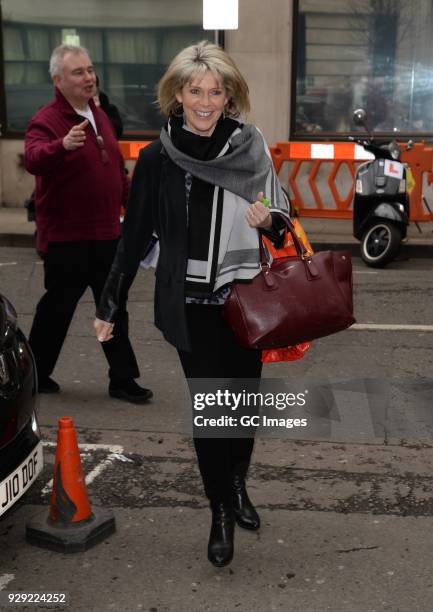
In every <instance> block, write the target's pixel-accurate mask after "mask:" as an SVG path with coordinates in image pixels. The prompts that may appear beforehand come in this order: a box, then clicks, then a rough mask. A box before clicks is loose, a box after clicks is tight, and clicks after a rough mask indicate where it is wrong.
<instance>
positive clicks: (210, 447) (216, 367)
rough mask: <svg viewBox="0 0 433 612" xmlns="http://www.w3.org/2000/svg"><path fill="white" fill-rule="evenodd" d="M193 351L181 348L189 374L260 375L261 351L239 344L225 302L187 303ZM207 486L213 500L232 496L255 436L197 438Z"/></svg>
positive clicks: (250, 451)
mask: <svg viewBox="0 0 433 612" xmlns="http://www.w3.org/2000/svg"><path fill="white" fill-rule="evenodd" d="M186 316H187V322H188V329H189V333H190V337H191V344H192V351H191V352H186V351H178V353H179V357H180V361H181V364H182V367H183V371H184V373H185V376H186V377H187V378H208V379H210V378H256V379H260V376H261V372H262V361H261V351H256V350H250V349H246V348H243V347H241V346H239V344H238V343H237V342H236V340H235V337H234V336H233V333H232V331H231V329H230V328H229V326H228V325H227V323H226V322H225V321H224V319H223V317H222V306H215V305H201V304H186ZM194 446H195V450H196V453H197V458H198V465H199V469H200V473H201V477H202V479H203V484H204V489H205V493H206V495H207V497H208V498H209V499H210V501H211V502H212V501H221V500H226V501H228V500H230V498H231V481H232V477H233V474H234V473H240V474H241V475H242V476H243V477H245V476H246V473H247V471H248V467H249V464H250V460H251V453H252V452H253V447H254V438H253V437H251V438H194Z"/></svg>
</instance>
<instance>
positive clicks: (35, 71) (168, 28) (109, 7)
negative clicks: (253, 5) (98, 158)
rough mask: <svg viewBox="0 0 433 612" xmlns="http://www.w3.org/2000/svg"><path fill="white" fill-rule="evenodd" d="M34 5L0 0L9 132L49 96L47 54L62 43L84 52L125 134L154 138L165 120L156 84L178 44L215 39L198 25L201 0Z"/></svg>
mask: <svg viewBox="0 0 433 612" xmlns="http://www.w3.org/2000/svg"><path fill="white" fill-rule="evenodd" d="M34 6H35V4H34V3H31V2H28V0H1V8H2V35H3V73H4V99H5V108H4V109H3V115H5V117H3V123H4V124H5V125H6V129H7V133H9V134H10V133H12V134H16V133H20V132H21V133H22V132H24V131H25V129H26V126H27V123H28V121H29V119H30V118H31V117H32V115H33V114H34V113H35V112H36V110H37V109H38V108H40V107H41V106H42V105H44V104H45V103H46V102H48V101H49V100H51V99H52V97H53V85H52V81H51V77H50V75H49V72H48V63H49V57H50V54H51V51H52V50H53V49H54V47H56V46H57V45H59V44H61V43H62V42H66V43H71V44H80V45H82V46H83V47H86V48H87V49H88V50H89V53H90V57H91V58H92V60H93V63H94V65H95V68H96V72H97V74H98V77H99V80H100V88H101V90H102V91H103V92H104V93H106V94H107V95H108V97H109V98H110V102H111V103H112V104H115V105H116V106H117V108H118V109H119V112H120V114H121V117H122V119H123V123H124V130H125V136H128V137H134V136H141V137H143V135H148V136H149V135H150V136H151V135H152V134H155V135H156V134H157V133H158V131H159V128H160V127H161V125H162V122H163V118H162V116H161V115H160V113H159V112H158V110H157V108H156V107H155V105H154V104H153V102H154V100H155V87H156V84H157V82H158V81H159V79H160V78H161V76H162V74H163V73H164V71H165V69H166V67H167V65H168V64H169V62H170V61H171V59H172V58H173V57H174V55H175V54H176V53H177V52H178V51H179V50H180V49H182V48H183V47H185V46H187V45H190V44H193V43H194V42H197V41H199V40H202V39H204V38H211V39H213V38H214V33H213V32H205V31H203V29H202V0H183V1H182V2H181V3H179V2H177V0H165V1H164V0H140V1H137V0H123V1H122V2H118V0H75V1H74V2H71V1H70V0H68V1H66V0H58V1H57V2H53V1H52V0H38V3H37V7H38V12H37V14H35V12H34ZM53 8H55V12H53ZM3 131H4V130H3Z"/></svg>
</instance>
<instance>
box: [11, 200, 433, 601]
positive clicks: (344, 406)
mask: <svg viewBox="0 0 433 612" xmlns="http://www.w3.org/2000/svg"><path fill="white" fill-rule="evenodd" d="M302 221H303V223H304V221H305V223H304V226H305V228H306V230H307V232H308V234H309V236H310V238H311V239H312V242H313V244H314V245H315V247H316V248H318V246H317V245H320V244H326V245H327V246H328V248H329V245H332V244H338V245H339V246H340V247H341V246H342V245H343V246H346V245H347V244H351V245H352V246H353V245H355V241H354V239H353V238H352V237H351V234H350V222H346V221H345V222H339V221H334V220H332V221H330V220H322V219H303V220H302ZM344 227H345V228H346V233H342V229H344ZM415 229H416V228H415ZM33 231H34V224H33V223H28V222H27V221H26V217H25V211H24V210H20V209H1V208H0V237H1V238H2V239H3V240H6V237H8V236H9V238H7V239H8V240H9V241H10V242H9V244H15V245H17V244H19V241H22V245H23V246H24V245H26V244H27V246H29V247H30V246H32V245H33ZM415 236H416V235H415ZM325 240H328V241H329V242H325ZM418 240H419V238H418ZM411 242H412V239H411ZM430 244H431V242H430ZM3 245H4V242H3ZM425 252H427V251H425ZM432 270H433V260H428V259H426V258H424V259H418V258H414V259H411V260H409V261H402V262H398V264H397V263H394V264H390V266H389V267H388V268H387V269H386V270H379V271H371V270H366V268H365V266H364V265H363V264H362V262H360V261H359V260H357V261H354V301H355V312H356V318H357V320H358V322H359V323H373V324H378V323H386V324H401V323H410V324H413V325H414V326H415V327H416V329H414V330H413V331H410V330H409V331H408V330H406V331H401V330H400V331H395V330H394V331H392V330H391V331H387V330H386V329H382V330H377V329H373V330H372V329H369V330H359V329H349V330H346V331H344V332H341V333H340V334H335V335H333V336H329V337H327V338H322V339H320V340H317V341H316V342H314V343H313V346H312V347H311V349H310V351H309V352H308V353H307V355H306V356H305V358H304V359H301V360H300V361H296V362H291V363H285V362H282V363H275V364H266V365H265V367H264V378H267V379H282V380H289V381H290V382H291V383H293V384H295V383H296V382H297V381H300V382H302V383H303V382H304V381H305V380H307V381H310V382H311V383H312V384H313V383H314V381H319V382H320V381H326V380H329V379H331V380H335V381H336V382H337V381H354V382H357V381H364V380H365V381H367V382H368V381H369V380H373V381H376V382H378V383H380V387H378V388H377V390H376V391H375V390H374V388H372V395H371V398H369V396H367V395H366V393H367V391H368V387H365V391H364V393H363V392H362V389H360V387H359V386H354V387H353V389H352V390H351V389H350V388H345V387H344V386H341V385H340V386H339V387H338V389H337V395H336V398H337V399H336V402H338V403H337V404H336V409H335V410H334V407H333V406H332V405H331V412H330V413H329V418H328V416H327V415H328V413H327V411H326V408H327V407H328V406H329V405H328V404H326V403H325V404H324V406H325V409H324V410H323V411H322V412H321V413H320V414H319V417H320V422H319V425H320V427H321V428H320V430H319V431H317V432H316V431H313V429H312V428H311V433H309V434H308V432H305V433H302V434H296V432H294V434H293V435H294V439H293V438H292V437H291V436H290V435H289V433H287V434H286V433H284V434H281V435H279V437H276V438H268V437H266V438H265V437H263V438H262V437H259V438H258V439H257V442H256V447H255V451H254V453H255V454H254V460H253V464H252V468H251V471H250V478H249V490H250V494H251V497H252V499H253V501H254V503H255V504H256V505H257V507H258V510H259V512H260V515H261V518H262V528H261V530H260V532H252V533H249V532H247V531H245V530H241V529H236V536H235V557H234V560H233V562H232V564H231V565H230V566H228V567H226V568H222V569H220V570H219V569H217V568H214V567H213V566H211V564H210V563H208V561H207V559H206V544H207V538H208V534H209V520H210V513H209V510H208V508H207V503H206V500H205V499H204V496H203V492H202V487H201V481H200V476H199V472H198V468H197V462H196V460H195V456H194V450H193V446H192V442H191V439H190V436H188V435H187V434H186V433H185V430H184V428H183V426H182V423H183V420H182V419H183V416H182V415H183V414H184V408H185V409H188V410H189V398H188V395H187V389H186V387H185V381H184V379H183V375H182V371H181V366H180V363H179V359H178V356H177V353H176V351H175V350H174V348H173V347H171V346H170V345H169V344H168V343H166V342H164V341H163V340H162V338H161V334H160V333H159V331H158V330H157V329H156V328H155V327H154V325H153V294H154V273H153V270H143V269H140V271H139V273H138V274H137V278H136V280H135V282H134V285H133V286H132V288H131V291H130V294H129V302H128V310H129V312H130V337H131V340H132V343H133V346H134V349H135V352H136V355H137V359H138V360H139V365H140V369H141V372H142V380H141V383H142V384H143V385H146V386H150V387H151V388H152V389H153V391H154V399H153V400H152V401H151V402H149V404H146V405H143V406H135V405H132V404H127V403H125V402H119V401H118V400H115V399H114V398H111V397H109V396H108V394H107V373H106V369H107V366H106V362H105V359H104V356H103V353H102V351H101V348H100V346H99V344H98V343H97V342H96V340H95V338H94V333H93V327H92V322H93V316H94V304H93V298H92V295H91V293H90V291H87V292H86V294H85V295H84V296H83V299H82V300H81V301H80V304H79V305H78V307H77V311H76V313H75V315H74V320H73V322H72V325H71V328H70V330H69V333H68V337H67V339H66V341H65V345H64V347H63V350H62V353H61V356H60V359H59V362H58V364H57V366H56V370H55V372H54V378H55V379H56V380H57V381H58V382H59V384H60V385H61V389H62V391H61V393H59V394H54V395H41V396H40V397H39V410H38V417H39V423H40V426H41V428H42V433H43V439H44V444H45V448H44V462H45V465H44V469H43V472H42V474H41V476H40V477H39V478H38V482H37V483H35V486H34V487H33V488H32V489H31V490H30V491H29V493H28V494H27V495H26V496H25V497H24V498H22V500H20V501H19V502H18V504H17V508H16V511H15V512H12V513H11V514H10V515H9V516H7V517H6V518H4V519H3V518H2V520H1V521H0V610H5V611H6V610H8V609H9V608H8V607H6V606H2V603H3V601H5V599H4V598H3V599H2V596H3V597H4V596H6V591H9V592H25V593H29V592H32V593H33V592H39V593H40V592H59V591H60V592H63V591H67V592H68V593H69V604H68V608H67V609H68V610H71V612H108V611H110V610H116V609H121V610H122V609H123V610H126V611H128V612H130V611H131V612H133V611H134V610H137V611H141V610H142V611H145V612H217V611H218V612H219V611H220V610H226V611H227V612H250V610H255V611H257V612H272V611H274V610H275V611H276V612H279V611H281V612H282V611H286V610H287V611H290V612H382V611H387V612H427V611H429V610H433V587H432V580H431V569H430V562H431V552H432V538H431V534H432V532H433V501H432V500H433V478H432V474H433V421H432V411H431V397H432V383H431V372H432V366H433V348H432V342H431V332H427V331H424V332H423V331H421V330H420V329H419V328H420V327H421V325H422V324H424V325H425V324H426V323H430V322H431V301H432V297H433V274H432ZM0 276H1V291H2V292H3V293H4V294H5V295H7V296H8V297H10V299H11V300H12V301H13V304H14V306H15V308H16V310H17V312H18V316H19V322H20V326H21V327H22V329H23V331H24V333H26V334H27V333H28V331H29V329H30V326H31V322H32V319H33V314H34V311H35V307H36V304H37V302H38V300H39V298H40V296H41V292H42V287H43V266H42V262H41V261H40V260H39V259H38V257H37V255H36V254H35V252H34V249H33V248H18V247H15V248H8V247H5V248H1V249H0ZM429 327H431V326H429ZM289 377H290V378H289ZM387 382H388V383H389V385H390V391H389V396H390V400H389V408H388V400H387V398H386V397H383V395H382V394H381V393H382V392H381V388H382V386H383V385H382V383H384V384H387ZM366 384H367V383H366ZM306 388H308V387H303V389H306ZM391 400H392V403H391ZM384 408H386V410H384ZM337 409H338V410H337ZM188 414H189V412H188ZM63 415H69V416H71V417H72V418H73V419H74V423H75V424H76V427H77V435H78V440H79V443H80V446H81V451H82V460H83V470H84V473H85V474H86V482H87V486H88V490H89V495H90V499H91V503H92V505H99V506H102V507H103V508H109V509H112V510H113V512H114V514H115V517H116V523H117V532H116V533H115V534H113V535H112V536H110V537H109V538H107V539H106V540H104V541H103V542H101V543H100V544H98V545H97V546H95V547H94V548H92V549H90V550H88V551H86V552H85V553H79V554H76V555H59V554H58V553H55V552H52V551H48V550H44V549H39V548H37V547H34V546H30V545H29V544H27V543H26V540H25V525H26V522H27V521H29V520H33V519H35V518H36V517H37V516H41V515H43V516H44V517H45V516H47V514H48V505H49V498H50V490H51V485H50V481H51V478H52V474H53V466H54V459H55V440H56V434H57V420H58V418H59V417H60V416H63ZM320 415H321V416H320ZM382 417H386V422H382V421H381V420H380V419H381V418H382ZM289 431H293V430H289ZM301 436H302V437H301ZM40 608H41V605H39V606H38V609H40ZM44 609H48V608H44Z"/></svg>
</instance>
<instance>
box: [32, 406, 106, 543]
mask: <svg viewBox="0 0 433 612" xmlns="http://www.w3.org/2000/svg"><path fill="white" fill-rule="evenodd" d="M115 530H116V525H115V521H114V515H113V513H112V512H111V510H105V509H103V508H96V507H94V508H93V510H92V508H91V506H90V502H89V498H88V495H87V489H86V482H85V480H84V473H83V468H82V466H81V460H80V452H79V450H78V442H77V434H76V432H75V428H74V423H73V421H72V418H71V417H61V418H60V419H59V430H58V433H57V449H56V461H55V464H54V479H53V488H52V490H51V502H50V513H49V516H48V518H47V519H45V520H39V519H36V520H33V521H30V522H29V523H27V525H26V539H27V541H28V542H29V543H30V544H34V545H36V546H40V547H42V548H49V549H50V550H56V551H60V552H66V553H69V552H80V551H84V550H87V549H88V548H90V547H91V546H93V545H94V544H96V543H97V542H100V541H101V540H102V539H104V538H105V537H106V536H108V535H110V534H112V533H114V531H115Z"/></svg>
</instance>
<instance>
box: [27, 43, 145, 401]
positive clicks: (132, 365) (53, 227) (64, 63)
mask: <svg viewBox="0 0 433 612" xmlns="http://www.w3.org/2000/svg"><path fill="white" fill-rule="evenodd" d="M50 72H51V76H52V79H53V82H54V85H55V99H54V100H53V101H52V102H50V103H49V104H46V105H45V106H44V107H43V108H41V109H40V110H39V111H38V112H37V113H36V115H35V116H34V117H33V118H32V120H31V121H30V124H29V127H28V129H27V133H26V140H25V157H24V159H25V167H26V169H27V170H28V171H29V172H30V173H31V174H34V175H36V224H37V230H38V234H37V235H38V250H39V251H42V252H43V253H45V257H44V272H45V279H44V281H45V289H46V293H45V294H44V295H43V297H42V298H41V300H40V302H39V304H38V305H37V308H36V314H35V318H34V321H33V325H32V329H31V332H30V338H29V340H30V345H31V347H32V350H33V353H34V355H35V359H36V365H37V369H38V375H39V391H40V392H42V393H56V392H57V391H59V390H60V387H59V385H58V384H57V383H56V382H55V381H54V380H53V379H52V378H50V375H51V373H52V372H53V370H54V367H55V364H56V361H57V358H58V356H59V354H60V351H61V348H62V345H63V342H64V339H65V337H66V334H67V331H68V328H69V324H70V322H71V320H72V317H73V314H74V311H75V308H76V306H77V303H78V301H79V300H80V298H81V296H82V295H83V293H84V292H85V290H86V289H87V287H90V288H91V290H92V293H93V297H94V299H95V302H96V304H97V303H98V302H99V298H100V295H101V292H102V289H103V287H104V283H105V279H106V277H107V275H108V272H109V270H110V268H111V264H112V261H113V258H114V254H115V251H116V246H117V241H118V238H119V235H120V221H119V213H120V207H121V205H122V204H125V202H126V197H127V192H128V184H127V179H126V176H125V172H124V169H123V163H122V158H121V155H120V151H119V147H118V144H117V141H116V138H115V135H114V130H113V128H112V126H111V123H110V120H109V119H108V117H107V115H106V114H105V113H104V112H103V111H102V110H101V109H99V108H97V107H96V106H95V104H94V102H93V95H94V93H95V83H96V76H95V71H94V68H93V65H92V62H91V60H90V58H89V55H88V53H87V51H86V49H84V48H82V47H77V46H72V45H61V46H60V47H57V48H56V49H55V50H54V51H53V53H52V56H51V60H50ZM102 348H103V349H104V352H105V356H106V358H107V361H108V363H109V366H110V369H109V378H110V384H109V394H110V395H111V396H112V397H117V398H120V399H124V400H127V401H130V402H134V403H142V402H146V401H147V400H149V399H150V398H151V397H152V392H151V391H150V390H149V389H145V388H143V387H140V386H139V385H138V384H137V383H136V382H135V380H134V379H135V378H137V377H138V376H139V375H140V374H139V371H138V366H137V362H136V359H135V355H134V352H133V350H132V347H131V344H130V342H129V338H128V314H127V312H126V310H124V311H123V312H122V313H120V316H119V318H118V320H117V321H116V325H115V327H114V338H113V339H112V340H111V341H110V342H108V343H106V342H104V343H103V344H102Z"/></svg>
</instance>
